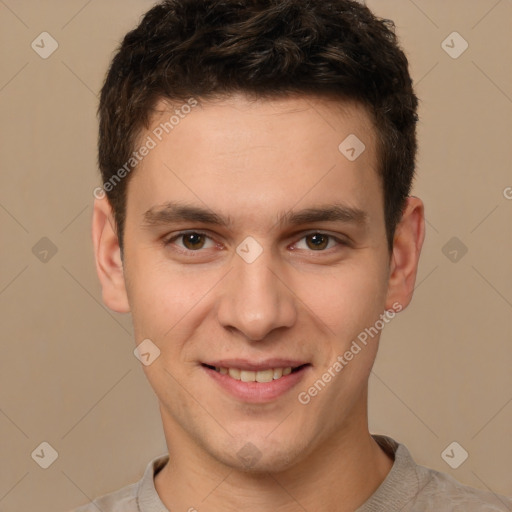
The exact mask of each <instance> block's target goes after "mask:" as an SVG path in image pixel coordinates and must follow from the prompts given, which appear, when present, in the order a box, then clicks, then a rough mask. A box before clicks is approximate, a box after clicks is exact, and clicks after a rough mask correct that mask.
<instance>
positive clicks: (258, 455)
mask: <svg viewBox="0 0 512 512" xmlns="http://www.w3.org/2000/svg"><path fill="white" fill-rule="evenodd" d="M283 441H284V440H282V439H281V440H278V439H275V440H272V441H270V440H269V439H266V438H264V437H262V438H260V439H254V438H252V439H251V438H250V436H246V437H245V439H238V440H237V441H236V442H235V441H233V440H232V442H231V443H230V445H229V446H228V447H226V451H225V452H224V453H223V454H220V455H221V456H220V457H218V459H219V460H220V461H221V462H222V463H224V464H225V465H227V466H229V467H230V468H232V469H234V470H237V471H241V472H245V473H250V474H253V475H256V474H259V473H279V472H281V471H285V470H287V469H288V468H290V467H291V466H293V465H295V464H297V463H298V462H299V461H300V459H301V458H302V457H303V456H304V453H305V446H304V442H301V443H298V444H294V445H292V444H286V443H284V442H283ZM234 448H235V449H234Z"/></svg>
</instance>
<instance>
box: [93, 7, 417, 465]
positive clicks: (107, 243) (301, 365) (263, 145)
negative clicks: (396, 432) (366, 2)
mask: <svg viewBox="0 0 512 512" xmlns="http://www.w3.org/2000/svg"><path fill="white" fill-rule="evenodd" d="M416 108H417V99H416V96H415V94H414V92H413V88H412V81H411V78H410V76H409V72H408V64H407V59H406V57H405V55H404V54H403V52H402V51H401V49H400V48H399V46H398V44H397V40H396V37H395V34H394V32H393V24H392V22H390V21H388V20H382V19H378V18H376V17H375V16H374V15H373V14H372V13H371V12H370V11H369V10H368V9H367V8H366V7H365V6H363V5H361V4H360V3H358V2H356V1H351V0H335V1H329V2H316V1H302V2H297V1H293V0H279V1H278V0H259V1H258V0H252V1H251V0H223V1H215V2H210V1H206V0H168V1H166V2H162V3H161V4H158V5H157V6H155V7H154V8H153V9H151V10H150V11H149V12H148V13H147V14H146V15H145V16H144V18H143V19H142V21H141V23H140V24H139V26H138V27H137V28H136V29H135V30H133V31H131V32H130V33H128V34H127V35H126V37H125V38H124V41H123V42H122V44H121V47H120V48H119V50H118V52H117V53H116V55H115V57H114V59H113V61H112V65H111V67H110V70H109V72H108V75H107V78H106V81H105V84H104V86H103V89H102V93H101V100H100V107H99V116H100V134H99V164H100V169H101V173H102V179H103V182H104V190H105V192H106V194H107V195H106V197H104V198H102V199H97V200H96V203H95V214H94V221H93V238H94V242H95V247H96V258H97V268H98V274H99V276H100V280H101V282H102V286H103V297H104V301H105V303H106V304H107V306H109V307H110V308H112V309H114V310H116V311H120V312H128V311H130V312H131V313H132V315H133V322H134V330H135V336H136V343H137V345H138V344H139V343H141V342H142V341H143V340H145V339H149V340H151V346H152V347H153V348H154V350H155V351H156V352H155V353H157V352H158V351H159V353H160V355H159V357H158V358H156V359H155V360H154V361H153V362H152V363H151V364H150V365H148V366H144V370H145V372H146V375H147V376H148V379H149V381H150V383H151V385H152V386H153V388H154V390H155V392H156V394H157V396H158V398H159V400H160V404H161V412H162V417H163V419H164V427H166V433H168V434H169V435H170V433H171V432H172V434H173V437H174V438H178V437H180V438H182V439H187V440H188V441H189V442H190V443H191V444H192V445H193V446H195V447H196V448H197V450H198V453H199V452H202V453H203V454H208V456H209V457H211V458H212V460H217V461H222V462H223V463H226V464H230V465H233V466H237V465H238V466H243V465H244V462H243V461H242V459H241V457H240V455H239V453H240V450H242V449H243V448H244V447H247V446H251V447H256V450H257V452H258V457H257V459H258V461H257V462H255V463H254V470H257V469H258V468H259V469H262V470H263V469H268V468H276V467H282V468H284V467H285V466H287V465H290V464H293V463H294V461H297V460H299V459H300V458H301V457H302V458H303V457H306V456H307V454H311V453H313V451H314V449H315V447H317V448H318V447H320V446H321V445H322V443H326V444H328V443H329V442H330V439H331V438H332V435H333V433H334V432H337V431H339V429H340V428H344V429H345V431H346V432H347V433H349V432H352V431H353V432H356V431H357V430H358V429H360V428H361V425H362V424H363V423H364V421H366V393H367V381H368V377H369V373H370V370H371V367H372V365H373V361H374V358H375V355H376V352H377V345H378V340H379V337H380V330H381V328H379V327H378V326H379V325H380V324H384V323H387V322H388V321H389V318H390V316H391V315H390V314H388V315H387V316H386V315H385V318H386V319H388V320H386V319H383V317H382V315H383V314H384V313H385V311H386V310H389V311H393V316H394V313H395V312H397V311H398V310H401V309H403V308H404V307H405V306H407V304H408V303H409V301H410V298H411V296H412V290H413V287H414V280H415V276H416V268H417V263H418V258H419V253H420V250H421V244H422V242H423V209H422V205H421V202H420V201H419V200H417V199H415V198H410V197H408V196H409V193H410V188H411V183H412V179H413V175H414V166H415V156H416V133H415V126H416V121H417V115H416ZM346 141H348V142H346ZM349 157H350V158H349ZM184 231H185V232H186V233H183V232H184ZM377 322H380V324H377ZM376 326H377V327H376ZM372 328H373V330H371V329H372ZM365 330H367V331H365ZM363 332H367V333H368V332H372V333H374V332H376V333H375V334H372V335H371V336H370V335H367V337H366V343H363V342H362V341H361V340H362V338H361V333H363ZM358 339H359V343H356V345H357V346H359V350H358V349H357V348H356V347H355V346H354V344H353V342H354V341H356V340H358ZM351 350H352V354H353V357H350V356H349V355H347V357H346V358H343V355H344V354H346V353H347V351H351ZM340 358H341V359H340ZM347 359H348V360H347ZM336 362H338V363H339V364H341V365H342V368H341V369H339V365H336ZM223 365H224V366H225V367H229V368H230V369H231V370H232V372H230V373H234V374H235V375H236V370H237V369H239V368H242V369H244V368H245V369H246V370H247V371H248V372H249V373H248V374H244V375H243V377H244V378H252V377H253V375H252V374H251V373H250V372H251V370H256V369H261V370H266V369H269V368H272V366H274V367H276V368H281V367H285V368H287V367H293V368H294V371H293V373H292V374H291V375H289V376H286V379H285V377H283V378H282V382H283V383H284V382H285V381H286V382H287V384H286V385H285V384H282V389H280V391H279V393H277V391H276V389H277V388H276V387H275V386H274V388H272V386H265V384H261V387H260V388H257V386H259V385H260V384H254V385H252V384H251V385H249V387H250V386H252V387H251V389H253V388H254V391H253V394H252V395H251V397H248V395H247V394H244V393H242V394H240V393H239V392H238V391H237V390H236V389H235V390H233V389H231V388H229V383H228V385H227V387H226V385H225V382H224V381H223V379H224V380H225V379H226V378H227V377H226V376H225V375H223V373H221V372H219V371H218V370H217V371H216V370H215V368H214V367H221V368H224V366H223ZM212 367H213V368H212ZM277 371H278V372H279V370H277ZM285 373H287V372H285ZM327 374H329V375H330V377H326V375H327ZM219 376H220V377H219ZM259 377H261V378H262V379H266V378H267V377H268V372H267V373H266V374H265V371H263V372H262V373H261V375H259V376H258V378H259ZM280 380H281V379H276V381H280ZM319 380H320V381H322V382H323V383H324V384H325V385H322V384H318V382H319ZM326 381H328V382H326ZM315 383H317V384H316V389H317V391H316V392H314V391H313V392H312V393H306V395H304V391H307V390H308V389H309V388H310V387H311V386H313V385H315ZM286 386H288V387H286ZM228 388H229V389H228ZM271 388H272V389H271ZM320 388H321V389H320ZM264 389H265V390H264ZM262 390H264V391H262ZM301 392H302V393H303V394H302V395H301V396H302V400H301V399H300V396H299V395H300V393H301ZM306 396H309V399H307V398H305V397H306ZM311 396H313V397H314V400H311ZM305 402H307V403H305ZM287 414H288V415H290V417H291V418H292V419H291V420H289V421H283V418H284V417H285V416H286V415H287ZM280 422H281V423H280ZM278 425H279V428H277V427H278ZM271 432H272V435H270V433H271ZM251 449H252V448H251Z"/></svg>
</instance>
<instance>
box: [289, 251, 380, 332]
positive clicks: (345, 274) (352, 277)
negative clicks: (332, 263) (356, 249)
mask: <svg viewBox="0 0 512 512" xmlns="http://www.w3.org/2000/svg"><path fill="white" fill-rule="evenodd" d="M346 263H347V264H343V265H341V266H340V267H338V268H337V269H335V270H333V271H332V272H329V273H325V274H322V275H318V274H316V275H315V276H313V275H309V276H307V277H304V275H302V276H301V277H300V280H301V282H300V283H299V282H297V287H298V288H299V287H300V290H301V291H300V292H299V293H298V296H299V297H300V298H302V299H303V301H304V303H305V304H306V305H307V306H308V309H309V310H310V311H311V312H312V314H313V315H314V316H316V317H317V318H318V319H319V320H321V322H322V323H323V324H324V326H326V327H329V330H330V334H331V335H333V334H334V335H335V336H336V337H337V338H338V339H340V340H345V341H346V340H347V338H348V337H350V336H354V335H355V336H357V334H358V333H359V332H360V331H361V330H362V329H364V328H365V327H368V326H369V325H372V324H373V323H374V322H375V320H376V318H378V317H379V315H380V314H382V313H383V311H384V307H385V299H386V291H387V280H386V273H385V270H384V269H383V268H382V265H381V264H379V262H378V261H373V262H372V261H367V262H363V261H362V258H361V259H360V260H359V261H358V263H357V264H356V263H355V262H354V263H349V262H346Z"/></svg>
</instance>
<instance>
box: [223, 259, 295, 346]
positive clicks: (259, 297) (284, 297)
mask: <svg viewBox="0 0 512 512" xmlns="http://www.w3.org/2000/svg"><path fill="white" fill-rule="evenodd" d="M270 252H271V251H270V250H265V251H263V253H262V254H261V255H260V256H259V257H258V259H257V260H256V261H254V262H252V263H247V262H246V261H244V260H243V259H242V258H240V257H239V256H238V255H235V260H234V268H233V270H232V271H231V272H229V274H228V276H227V278H226V279H225V280H224V282H223V288H222V289H221V296H220V299H219V304H218V309H217V315H218V320H219V322H220V324H221V325H222V326H223V327H224V328H226V329H229V330H231V331H233V330H235V331H238V332H239V333H241V334H242V335H243V336H244V337H245V338H246V339H248V340H250V341H259V340H263V339H265V338H267V337H268V335H269V334H270V333H271V332H272V331H274V330H275V329H279V328H283V327H291V326H292V325H294V323H295V322H296V317H297V307H296V303H295V300H294V295H293V292H292V291H291V290H290V288H289V287H288V286H287V285H286V280H285V276H284V274H283V272H282V271H281V272H279V267H278V266H277V265H275V264H274V265H272V261H271V254H270ZM272 267H274V268H275V270H273V269H272Z"/></svg>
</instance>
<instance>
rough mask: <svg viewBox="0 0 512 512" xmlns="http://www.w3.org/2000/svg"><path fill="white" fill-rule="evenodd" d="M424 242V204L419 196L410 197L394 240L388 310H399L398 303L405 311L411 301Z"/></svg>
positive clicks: (387, 300)
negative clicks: (396, 307) (394, 305)
mask: <svg viewBox="0 0 512 512" xmlns="http://www.w3.org/2000/svg"><path fill="white" fill-rule="evenodd" d="M424 239H425V212H424V206H423V202H422V201H421V199H418V198H417V197H408V198H407V202H406V205H405V209H404V212H403V214H402V218H401V220H400V222H399V223H398V225H397V227H396V230H395V235H394V237H393V252H392V254H391V263H390V265H391V266H390V271H389V272H390V273H389V282H388V293H387V297H386V309H395V308H393V304H395V303H398V304H400V305H401V307H402V309H404V308H405V307H406V306H407V305H408V304H409V302H410V301H411V298H412V294H413V291H414V284H415V282H416V273H417V270H418V262H419V259H420V253H421V248H422V246H423V240H424Z"/></svg>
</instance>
